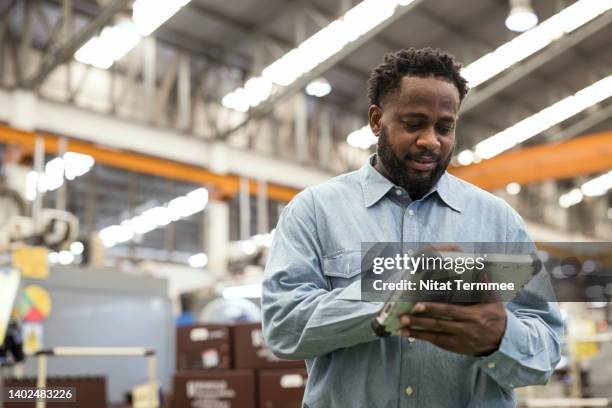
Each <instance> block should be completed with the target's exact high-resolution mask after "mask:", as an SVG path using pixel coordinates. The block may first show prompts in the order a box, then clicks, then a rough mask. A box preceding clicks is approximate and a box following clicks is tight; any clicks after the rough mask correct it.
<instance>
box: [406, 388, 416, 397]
mask: <svg viewBox="0 0 612 408" xmlns="http://www.w3.org/2000/svg"><path fill="white" fill-rule="evenodd" d="M404 392H405V393H406V395H408V396H411V395H412V393H413V392H414V390H413V389H412V387H406V389H405V390H404Z"/></svg>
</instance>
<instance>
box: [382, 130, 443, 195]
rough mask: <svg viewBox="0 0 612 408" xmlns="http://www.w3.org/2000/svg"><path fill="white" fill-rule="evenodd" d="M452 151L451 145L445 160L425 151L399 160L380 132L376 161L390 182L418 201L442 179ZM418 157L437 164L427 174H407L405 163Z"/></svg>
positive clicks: (383, 134)
mask: <svg viewBox="0 0 612 408" xmlns="http://www.w3.org/2000/svg"><path fill="white" fill-rule="evenodd" d="M454 150H455V145H454V144H453V148H452V149H451V151H450V153H449V154H448V157H446V158H440V157H439V156H438V155H436V154H434V153H432V152H427V151H423V152H422V153H421V154H419V155H418V156H414V155H406V156H405V157H403V158H401V157H398V156H397V155H396V154H395V152H394V151H393V148H392V147H391V144H390V143H389V138H388V137H387V134H386V133H385V131H384V130H381V132H380V135H379V137H378V149H377V156H378V160H380V161H381V164H382V165H383V167H384V168H385V170H386V171H387V173H388V175H389V177H391V181H392V182H393V183H395V184H396V185H398V186H400V187H403V188H404V189H405V190H406V191H407V192H408V194H410V198H411V199H413V200H418V199H420V198H422V197H423V196H424V195H425V194H427V193H428V192H429V191H430V190H431V188H432V187H433V186H434V185H435V184H436V183H437V182H438V180H440V177H442V174H444V172H445V171H446V168H447V167H448V165H449V163H450V161H451V157H452V156H453V151H454ZM419 156H426V157H427V158H428V160H431V159H433V160H435V161H436V163H437V164H436V167H435V168H434V169H433V171H431V172H429V173H424V172H423V173H421V172H418V171H417V170H413V172H416V175H415V174H410V173H409V170H408V169H407V168H406V161H407V160H410V159H418V158H419Z"/></svg>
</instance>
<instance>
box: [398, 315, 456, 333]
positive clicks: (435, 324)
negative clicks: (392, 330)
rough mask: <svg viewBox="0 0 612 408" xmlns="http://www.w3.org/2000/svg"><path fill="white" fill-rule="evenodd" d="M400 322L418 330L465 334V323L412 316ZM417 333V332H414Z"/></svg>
mask: <svg viewBox="0 0 612 408" xmlns="http://www.w3.org/2000/svg"><path fill="white" fill-rule="evenodd" d="M400 322H401V323H402V324H404V325H407V326H408V328H418V330H425V331H433V332H441V333H450V334H459V333H463V331H464V330H463V327H464V323H460V322H455V321H452V320H444V319H436V318H434V317H421V316H410V317H408V318H402V319H401V320H400ZM412 331H416V330H412Z"/></svg>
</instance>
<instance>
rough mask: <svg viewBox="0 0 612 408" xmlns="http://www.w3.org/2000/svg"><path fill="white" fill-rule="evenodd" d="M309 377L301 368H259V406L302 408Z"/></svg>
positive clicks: (263, 407)
mask: <svg viewBox="0 0 612 408" xmlns="http://www.w3.org/2000/svg"><path fill="white" fill-rule="evenodd" d="M307 378H308V376H307V374H306V370H304V369H299V368H298V369H276V370H259V371H258V373H257V387H258V394H259V398H258V399H259V408H301V406H302V399H303V398H304V391H305V389H306V380H307Z"/></svg>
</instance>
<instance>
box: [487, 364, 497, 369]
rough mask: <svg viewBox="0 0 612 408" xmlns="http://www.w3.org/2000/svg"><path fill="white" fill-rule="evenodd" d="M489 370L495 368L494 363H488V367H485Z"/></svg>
mask: <svg viewBox="0 0 612 408" xmlns="http://www.w3.org/2000/svg"><path fill="white" fill-rule="evenodd" d="M487 367H489V368H495V363H489V365H488V366H487Z"/></svg>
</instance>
